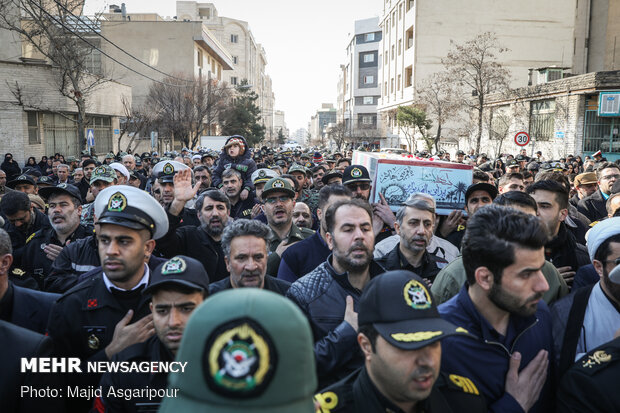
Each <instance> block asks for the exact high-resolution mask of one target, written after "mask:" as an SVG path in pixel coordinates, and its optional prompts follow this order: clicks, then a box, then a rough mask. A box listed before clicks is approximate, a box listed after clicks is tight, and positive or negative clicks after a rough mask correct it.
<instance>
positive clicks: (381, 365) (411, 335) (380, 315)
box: [315, 270, 487, 413]
mask: <svg viewBox="0 0 620 413" xmlns="http://www.w3.org/2000/svg"><path fill="white" fill-rule="evenodd" d="M428 330H432V331H433V334H428V333H427V331H428ZM358 331H359V332H358V334H357V344H358V345H359V347H360V348H361V349H362V351H363V352H364V356H365V360H364V366H363V367H362V368H361V369H360V370H358V371H357V372H355V373H353V374H351V375H350V376H348V377H347V378H345V379H344V380H342V381H340V382H338V383H336V384H334V385H333V386H330V387H328V388H326V389H324V390H322V391H321V392H320V393H319V394H317V395H316V396H315V401H316V402H317V403H318V404H319V405H320V407H321V409H323V410H321V409H319V411H326V410H327V411H329V412H334V413H348V412H354V413H371V412H419V411H420V412H421V411H423V412H429V413H433V412H435V413H437V412H442V413H451V412H463V411H466V412H486V411H487V410H486V405H485V402H484V398H483V397H482V396H480V393H479V392H478V389H477V388H476V385H475V384H474V383H473V382H472V381H471V380H470V379H468V378H467V377H462V376H457V375H454V374H448V373H446V372H440V365H441V352H442V348H441V340H442V339H443V338H445V337H447V336H450V335H454V334H466V333H465V332H464V331H463V330H462V329H459V328H458V327H457V326H455V325H452V324H450V323H448V322H446V321H444V320H442V319H441V318H440V317H439V312H438V311H437V304H436V303H435V302H434V301H433V298H432V296H431V294H430V292H429V291H428V288H427V287H426V286H425V285H424V281H423V280H422V279H421V278H420V277H418V276H417V275H415V274H413V273H411V272H409V271H402V270H399V271H391V272H388V273H385V274H382V275H379V276H378V277H375V278H374V279H372V280H371V281H370V282H369V283H368V285H367V286H366V288H365V289H364V292H363V293H362V297H361V298H360V301H359V330H358Z"/></svg>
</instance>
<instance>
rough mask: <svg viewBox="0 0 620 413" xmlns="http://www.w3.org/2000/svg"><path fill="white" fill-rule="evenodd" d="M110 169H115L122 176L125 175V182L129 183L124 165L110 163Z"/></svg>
mask: <svg viewBox="0 0 620 413" xmlns="http://www.w3.org/2000/svg"><path fill="white" fill-rule="evenodd" d="M110 168H112V169H115V170H117V171H119V172H120V173H122V174H123V175H125V178H127V182H129V171H128V170H127V168H126V167H125V165H123V164H122V163H119V162H112V163H111V164H110Z"/></svg>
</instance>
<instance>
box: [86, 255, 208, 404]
mask: <svg viewBox="0 0 620 413" xmlns="http://www.w3.org/2000/svg"><path fill="white" fill-rule="evenodd" d="M208 287H209V277H208V276H207V273H206V272H205V270H204V268H203V266H202V264H201V263H200V261H198V260H195V259H193V258H190V257H186V256H183V255H179V256H176V257H173V258H171V259H170V260H168V261H166V262H164V263H163V264H160V265H159V266H158V267H157V268H156V269H155V271H154V272H153V275H152V277H151V279H150V281H149V285H148V287H147V288H146V289H145V290H144V291H143V294H148V295H151V297H152V301H151V304H150V309H151V315H152V316H153V326H154V328H155V335H154V336H153V337H151V338H149V339H148V340H146V341H145V342H143V343H137V344H134V345H133V346H131V347H128V348H126V349H125V350H123V351H121V352H120V353H118V354H116V355H115V356H114V357H112V360H113V361H118V362H138V363H139V362H159V361H162V362H171V361H174V358H175V356H176V354H177V350H178V349H179V346H180V345H181V338H182V337H183V333H184V330H185V325H186V324H187V320H188V319H189V316H190V315H191V314H192V312H193V311H194V309H196V307H198V306H199V305H200V304H201V303H202V301H203V300H204V299H205V298H206V297H207V295H208V294H209V288H208ZM167 377H168V374H167V373H164V372H162V373H159V374H151V373H129V374H127V373H106V374H104V375H103V376H102V377H101V383H100V386H101V389H102V392H101V397H99V398H97V400H96V401H95V404H94V406H95V409H94V410H95V411H96V412H102V413H103V412H106V411H107V412H142V413H145V412H151V411H152V412H156V411H157V409H158V407H159V402H160V400H161V397H155V398H150V397H134V398H131V399H127V398H125V397H120V396H115V394H110V393H108V390H109V389H110V388H111V387H113V388H115V389H144V388H151V389H165V388H166V379H167Z"/></svg>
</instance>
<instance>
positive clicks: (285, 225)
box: [262, 177, 314, 276]
mask: <svg viewBox="0 0 620 413" xmlns="http://www.w3.org/2000/svg"><path fill="white" fill-rule="evenodd" d="M262 197H263V202H264V207H263V210H264V212H265V216H266V217H267V223H268V225H269V230H270V232H269V237H268V240H267V241H268V248H269V252H270V255H269V262H268V264H267V274H269V275H272V274H273V275H274V276H275V275H277V274H278V268H279V267H280V259H281V257H282V253H283V252H284V251H286V249H287V248H288V247H290V246H291V245H294V244H295V243H296V242H298V241H301V240H304V239H306V238H309V237H311V236H312V234H314V231H312V230H311V229H308V228H299V227H298V226H297V225H295V224H294V223H293V208H294V207H295V200H294V197H295V191H294V190H293V184H292V183H291V182H289V180H288V179H285V178H284V177H282V178H281V177H278V178H272V179H270V180H269V181H268V182H267V183H266V184H265V187H264V189H263V193H262Z"/></svg>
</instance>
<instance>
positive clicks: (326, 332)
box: [286, 255, 385, 388]
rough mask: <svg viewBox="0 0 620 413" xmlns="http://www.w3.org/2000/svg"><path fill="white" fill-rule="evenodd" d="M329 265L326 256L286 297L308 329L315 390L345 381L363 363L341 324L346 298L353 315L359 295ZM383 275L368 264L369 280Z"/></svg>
mask: <svg viewBox="0 0 620 413" xmlns="http://www.w3.org/2000/svg"><path fill="white" fill-rule="evenodd" d="M331 262H332V256H331V255H330V256H329V257H328V258H327V261H325V262H324V263H322V264H321V265H319V266H318V267H316V269H314V271H312V272H310V273H309V274H307V275H305V276H303V277H301V278H300V279H298V280H297V281H295V282H294V283H293V284H292V285H291V288H289V290H288V293H287V294H286V296H287V297H288V298H290V299H291V300H293V301H294V302H295V303H296V304H297V305H298V306H299V307H300V308H301V310H302V311H303V312H304V314H305V315H306V317H307V318H308V321H309V322H310V326H311V327H312V334H313V335H314V356H315V358H316V365H317V373H318V376H319V388H323V387H325V386H327V385H329V384H331V383H334V382H335V381H337V380H340V379H342V378H344V377H346V376H347V375H348V374H350V373H351V372H352V371H353V370H355V369H357V368H359V367H361V366H362V365H363V362H364V359H363V357H362V353H361V351H360V349H359V346H358V345H357V332H356V331H355V330H354V329H353V327H351V325H350V324H349V323H347V322H346V321H344V312H345V309H346V302H347V301H346V299H347V296H348V295H350V296H351V297H352V298H353V303H354V308H355V310H356V311H357V302H358V301H359V298H360V296H361V295H362V292H361V291H360V290H358V289H357V288H355V287H353V286H352V285H351V283H349V277H348V274H347V273H344V274H338V273H336V270H334V267H333V266H332V264H331ZM383 272H385V269H384V268H383V267H381V266H380V265H379V264H377V263H376V262H375V261H374V260H373V261H371V263H370V276H371V278H372V277H374V276H376V275H379V274H381V273H383Z"/></svg>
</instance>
